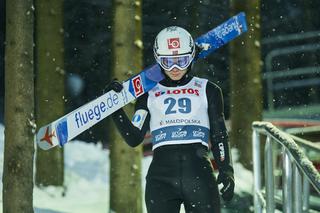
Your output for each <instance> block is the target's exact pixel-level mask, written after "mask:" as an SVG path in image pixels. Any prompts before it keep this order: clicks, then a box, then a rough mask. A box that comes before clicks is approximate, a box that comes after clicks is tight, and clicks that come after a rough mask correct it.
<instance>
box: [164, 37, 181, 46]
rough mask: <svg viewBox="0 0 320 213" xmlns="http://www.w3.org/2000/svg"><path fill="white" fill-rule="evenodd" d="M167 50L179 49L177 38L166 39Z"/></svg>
mask: <svg viewBox="0 0 320 213" xmlns="http://www.w3.org/2000/svg"><path fill="white" fill-rule="evenodd" d="M167 42H168V49H177V48H180V39H179V38H169V39H167Z"/></svg>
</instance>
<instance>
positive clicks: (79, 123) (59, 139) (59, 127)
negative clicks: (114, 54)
mask: <svg viewBox="0 0 320 213" xmlns="http://www.w3.org/2000/svg"><path fill="white" fill-rule="evenodd" d="M246 31H247V24H246V20H245V14H244V13H243V12H242V13H239V14H237V15H236V16H233V17H231V18H230V19H229V20H227V21H226V22H224V23H222V24H221V25H219V26H218V27H216V28H214V29H212V30H210V31H209V32H207V33H206V34H204V35H202V36H200V37H198V38H197V39H196V40H195V43H196V45H197V46H198V47H199V48H200V49H201V51H200V53H199V54H198V58H205V57H207V56H208V55H209V54H210V53H212V52H213V51H215V50H216V49H218V48H220V47H221V46H223V45H224V44H226V43H228V42H229V41H231V40H233V39H234V38H236V37H238V36H239V35H241V34H242V33H244V32H246ZM163 78H164V76H163V75H162V72H161V69H160V66H159V65H158V64H154V65H152V66H150V67H149V68H146V69H144V70H143V71H141V72H140V73H139V74H137V75H135V76H133V77H131V78H130V79H128V80H127V81H125V82H124V83H123V84H122V85H123V90H122V91H121V92H120V93H116V92H115V91H113V90H111V91H109V92H107V93H105V94H103V95H102V96H100V97H98V98H96V99H95V100H92V101H90V102H89V103H87V104H85V105H83V106H81V107H79V108H78V109H75V110H74V111H72V112H70V113H68V114H67V115H64V116H63V117H61V118H59V119H57V120H55V121H53V122H52V123H49V124H47V125H45V126H43V127H41V128H40V129H39V131H38V133H37V135H36V140H37V143H38V145H39V147H40V148H41V149H43V150H48V149H51V148H53V147H55V146H57V145H59V146H63V145H64V144H66V143H67V142H68V141H70V140H72V139H73V138H75V137H76V136H77V135H79V134H81V133H82V132H84V131H85V130H87V129H89V128H90V127H92V126H93V125H95V124H97V123H98V122H100V121H101V120H102V119H104V118H106V117H107V116H109V115H111V114H112V113H113V112H115V111H117V110H118V109H120V108H122V107H124V106H125V105H127V104H128V103H130V102H132V101H133V100H134V99H136V98H138V97H139V96H141V95H143V94H144V93H146V92H148V91H149V90H151V89H152V88H153V87H154V86H155V85H156V84H157V83H158V82H159V81H161V80H162V79H163Z"/></svg>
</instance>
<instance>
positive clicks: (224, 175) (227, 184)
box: [217, 171, 234, 201]
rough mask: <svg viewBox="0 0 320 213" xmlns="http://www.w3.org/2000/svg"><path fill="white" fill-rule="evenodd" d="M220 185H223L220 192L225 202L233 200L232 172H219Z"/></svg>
mask: <svg viewBox="0 0 320 213" xmlns="http://www.w3.org/2000/svg"><path fill="white" fill-rule="evenodd" d="M217 182H218V184H221V183H222V184H223V187H222V189H221V190H220V192H221V196H222V198H223V200H224V201H230V200H232V197H233V194H234V177H233V173H232V172H224V171H219V175H218V179H217Z"/></svg>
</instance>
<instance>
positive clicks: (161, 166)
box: [112, 75, 233, 213]
mask: <svg viewBox="0 0 320 213" xmlns="http://www.w3.org/2000/svg"><path fill="white" fill-rule="evenodd" d="M135 108H136V113H135V115H134V116H133V118H132V122H131V121H130V120H129V119H128V118H127V116H126V114H125V113H124V111H123V110H122V109H120V110H118V111H117V112H115V113H114V114H113V115H112V117H113V119H114V121H115V123H116V125H117V127H118V129H119V131H120V133H121V135H122V136H123V137H124V139H125V140H126V142H127V143H128V144H129V145H130V146H137V145H139V144H140V143H141V142H142V141H143V138H144V135H145V134H146V132H147V130H150V133H151V136H152V149H153V160H152V162H151V165H150V168H149V170H148V174H147V177H146V180H147V182H146V192H145V202H146V206H147V210H148V212H149V213H158V212H159V213H160V212H161V213H163V212H170V213H179V211H180V205H181V204H184V207H185V209H186V212H188V213H191V212H192V213H196V212H198V213H206V212H208V213H213V212H214V213H217V212H220V196H219V192H218V186H217V182H216V178H215V176H214V174H213V168H212V165H211V162H210V159H209V150H210V149H211V151H212V153H213V156H214V158H215V161H216V163H217V165H218V167H219V170H223V171H228V172H232V173H233V168H232V165H231V160H230V154H229V144H228V135H227V131H226V127H225V123H224V113H223V100H222V95H221V90H220V88H219V87H218V86H217V85H215V84H213V83H211V82H209V81H208V80H206V79H202V78H197V77H191V76H188V75H186V76H184V77H183V78H182V79H181V80H180V81H178V82H176V81H170V79H164V80H163V81H161V82H159V83H158V84H157V85H156V86H155V87H154V88H153V89H152V90H151V91H149V92H148V93H146V94H144V95H143V96H141V97H139V98H138V100H137V102H136V107H135ZM209 141H210V142H211V146H210V144H209Z"/></svg>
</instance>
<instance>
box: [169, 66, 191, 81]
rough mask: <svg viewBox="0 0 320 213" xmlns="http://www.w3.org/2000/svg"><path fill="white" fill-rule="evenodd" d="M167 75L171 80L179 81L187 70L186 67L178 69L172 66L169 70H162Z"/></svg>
mask: <svg viewBox="0 0 320 213" xmlns="http://www.w3.org/2000/svg"><path fill="white" fill-rule="evenodd" d="M164 72H165V73H166V75H167V76H169V78H170V79H171V80H173V81H179V80H180V79H181V78H182V77H183V76H184V75H185V74H186V72H187V69H184V70H180V69H178V68H176V67H175V68H173V69H172V70H170V71H167V70H164Z"/></svg>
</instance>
